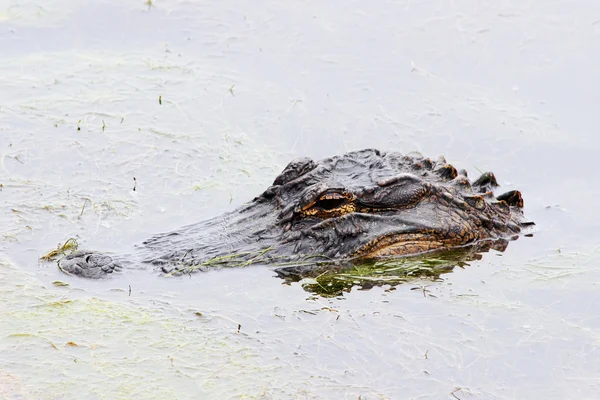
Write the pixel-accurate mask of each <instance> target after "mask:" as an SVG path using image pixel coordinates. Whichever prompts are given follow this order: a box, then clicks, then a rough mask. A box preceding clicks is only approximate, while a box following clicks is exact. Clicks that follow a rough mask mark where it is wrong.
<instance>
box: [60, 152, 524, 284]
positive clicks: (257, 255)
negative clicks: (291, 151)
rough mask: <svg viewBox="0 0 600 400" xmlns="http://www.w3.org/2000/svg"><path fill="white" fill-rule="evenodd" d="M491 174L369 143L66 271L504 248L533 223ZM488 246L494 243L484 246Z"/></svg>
mask: <svg viewBox="0 0 600 400" xmlns="http://www.w3.org/2000/svg"><path fill="white" fill-rule="evenodd" d="M497 186H498V184H497V182H496V179H495V177H494V175H493V174H492V173H485V174H483V175H481V177H479V178H478V179H477V180H475V181H474V182H471V181H470V180H469V179H468V178H467V173H466V172H465V171H464V170H463V171H457V170H456V169H455V168H454V167H453V166H452V165H450V164H447V163H446V160H445V159H444V158H443V157H440V158H439V159H438V160H436V161H432V160H430V159H428V158H424V157H423V156H421V155H420V154H409V155H406V156H405V155H402V154H400V153H396V152H388V153H384V152H380V151H378V150H373V149H367V150H361V151H355V152H350V153H347V154H344V155H341V156H336V157H331V158H326V159H323V160H321V161H318V162H314V161H313V160H311V159H309V158H300V159H296V160H294V161H292V162H291V163H290V164H288V166H287V167H286V168H285V169H284V170H283V172H282V173H281V174H280V175H279V176H278V177H277V178H276V179H275V181H274V183H273V185H272V186H270V187H269V188H268V189H267V190H266V191H265V192H264V193H263V194H261V195H260V196H258V197H256V198H255V199H254V200H252V201H251V202H250V203H248V204H247V205H245V206H243V207H241V208H239V209H237V210H235V211H232V212H229V213H226V214H223V215H221V216H219V217H216V218H213V219H210V220H208V221H204V222H200V223H197V224H194V225H190V226H187V227H184V228H182V229H179V230H177V231H173V232H169V233H165V234H160V235H157V236H154V237H152V238H151V239H149V240H147V241H146V242H144V244H143V246H140V248H138V251H137V256H138V257H141V258H139V260H140V261H141V262H136V261H135V258H136V257H135V255H129V256H125V257H109V256H106V255H99V254H98V253H90V252H76V253H74V254H71V255H69V256H67V257H65V258H63V259H62V260H61V261H60V262H59V265H60V268H61V269H62V270H63V271H65V272H67V273H70V274H73V275H79V276H83V277H87V278H101V277H104V276H106V275H107V274H110V273H112V272H113V271H115V270H118V269H120V268H121V266H125V265H131V264H143V263H150V264H153V265H158V266H159V267H160V268H161V269H162V271H164V272H165V273H188V272H193V271H197V270H206V269H210V268H214V267H216V266H243V265H249V264H254V263H261V264H265V263H269V264H281V263H284V262H294V261H302V260H307V259H310V260H319V259H321V260H323V259H326V260H357V259H372V258H387V257H398V256H407V255H414V254H421V253H426V252H431V251H439V250H446V249H452V248H457V247H463V246H474V245H478V246H482V247H485V246H487V247H488V248H489V247H495V248H497V249H499V250H503V249H504V248H505V247H506V243H507V240H508V239H514V238H516V237H517V236H518V235H519V234H520V233H522V230H523V229H524V228H525V227H528V226H531V225H533V223H532V222H529V221H527V220H526V219H525V218H524V217H523V212H522V209H523V200H522V198H521V194H520V193H519V192H518V191H511V192H508V193H504V194H502V195H500V196H497V197H496V196H495V195H494V194H493V189H494V188H496V187H497ZM486 243H488V244H486Z"/></svg>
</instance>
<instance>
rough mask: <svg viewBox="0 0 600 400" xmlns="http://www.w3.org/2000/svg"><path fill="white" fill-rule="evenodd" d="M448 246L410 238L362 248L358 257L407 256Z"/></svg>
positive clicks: (437, 242)
mask: <svg viewBox="0 0 600 400" xmlns="http://www.w3.org/2000/svg"><path fill="white" fill-rule="evenodd" d="M446 248H448V246H447V245H446V244H445V243H443V242H439V241H430V240H412V241H405V242H398V243H393V244H390V245H385V246H375V247H374V248H372V249H370V250H367V251H365V250H362V251H360V254H359V255H358V257H360V258H387V257H394V256H396V257H397V256H408V255H417V254H422V253H428V252H430V251H435V250H440V249H446Z"/></svg>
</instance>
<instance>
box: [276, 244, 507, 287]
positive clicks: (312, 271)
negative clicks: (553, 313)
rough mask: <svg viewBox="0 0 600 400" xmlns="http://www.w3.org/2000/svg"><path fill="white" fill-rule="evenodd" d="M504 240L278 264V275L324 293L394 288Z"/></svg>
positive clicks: (432, 276)
mask: <svg viewBox="0 0 600 400" xmlns="http://www.w3.org/2000/svg"><path fill="white" fill-rule="evenodd" d="M507 245H508V241H506V240H503V239H502V240H497V241H494V242H490V241H488V242H486V243H480V244H478V245H477V246H469V247H465V248H461V249H454V250H451V251H444V252H437V253H429V254H424V255H420V256H412V257H402V258H391V259H385V260H365V261H362V262H361V263H360V264H356V263H351V262H323V263H317V264H316V265H315V264H310V265H294V266H289V267H282V268H277V269H276V270H275V272H276V274H277V276H278V277H279V278H281V279H283V280H285V281H286V283H289V284H291V283H296V282H299V283H300V284H301V285H302V287H303V288H304V290H306V291H307V292H309V293H313V294H316V295H319V296H323V297H338V296H342V295H343V294H344V293H349V292H350V291H351V290H352V289H353V288H356V289H358V290H369V289H371V288H373V287H376V286H389V287H390V288H394V287H396V286H398V285H400V284H403V283H406V282H411V281H415V280H417V279H427V280H430V281H438V280H441V278H440V276H441V275H442V274H446V273H449V272H452V271H453V270H454V268H455V267H460V268H462V267H465V266H468V265H469V264H468V262H469V261H474V260H480V259H481V258H482V254H481V253H484V252H487V251H489V250H490V249H494V250H497V251H500V252H502V251H504V250H505V249H506V247H507Z"/></svg>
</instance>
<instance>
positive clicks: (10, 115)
mask: <svg viewBox="0 0 600 400" xmlns="http://www.w3.org/2000/svg"><path fill="white" fill-rule="evenodd" d="M598 15H600V4H598V3H597V2H592V1H578V2H574V1H541V0H539V1H538V0H535V1H530V2H528V3H526V4H525V3H522V2H517V1H505V2H502V3H497V2H496V3H489V4H486V3H481V2H475V1H454V2H444V1H423V2H411V1H405V2H392V1H389V2H382V3H379V4H377V5H367V4H366V3H359V2H350V3H349V2H328V3H323V2H317V1H308V2H303V3H302V4H300V3H298V4H287V3H280V2H268V1H264V2H259V3H257V2H236V3H235V4H232V3H227V2H202V3H195V2H186V1H157V2H152V3H151V4H150V5H149V4H145V3H144V2H143V1H140V2H139V3H137V4H136V3H131V4H124V3H122V2H111V1H100V2H95V3H94V4H93V5H91V4H90V5H87V4H83V3H81V2H69V1H66V0H63V1H58V0H56V1H49V0H44V1H42V2H4V3H0V48H1V50H2V57H1V58H0V87H2V90H1V91H0V156H1V159H0V161H1V164H0V184H2V186H1V188H2V190H1V191H0V201H1V203H0V204H1V205H2V212H0V225H1V226H2V227H3V229H2V232H1V235H0V255H1V258H2V262H1V267H0V276H1V277H2V279H1V280H0V285H1V290H0V304H1V305H0V314H1V315H0V317H1V320H2V321H3V322H2V323H1V324H0V351H1V354H2V357H1V359H0V394H2V395H3V396H4V397H9V398H11V397H12V398H27V399H28V398H36V399H37V398H40V399H68V398H74V397H78V398H81V397H84V398H89V399H96V398H98V399H100V398H131V397H134V396H135V397H137V398H157V397H163V398H241V397H245V398H264V399H268V398H275V399H278V398H286V399H287V398H299V399H305V398H352V399H354V398H357V397H358V396H361V398H363V399H366V398H369V399H370V398H415V399H416V398H436V399H437V398H453V397H452V395H454V396H455V397H458V398H460V399H470V398H471V399H501V398H548V399H551V398H556V399H563V398H595V397H596V395H597V393H598V391H599V390H600V382H599V378H598V376H600V374H599V373H600V368H599V367H598V366H599V365H600V354H599V353H598V349H597V347H598V341H599V340H600V336H599V334H598V332H599V331H598V329H599V328H600V319H599V318H598V317H597V313H596V312H595V311H596V310H597V309H598V306H599V303H600V298H599V295H598V290H597V288H598V284H599V283H600V239H599V237H600V236H599V235H598V232H599V230H600V218H598V215H599V213H598V211H597V210H596V207H597V206H596V199H597V198H598V195H599V194H600V193H599V185H597V183H598V182H599V181H598V178H597V173H596V153H597V149H598V148H599V145H600V143H599V141H598V139H597V135H596V132H595V127H596V126H597V123H596V119H597V118H596V115H597V112H596V107H595V105H597V104H600V95H599V94H598V91H597V90H595V86H594V83H595V82H597V81H598V78H600V77H599V72H598V69H597V65H598V61H599V60H598V54H600V52H599V50H600V48H599V47H600V41H599V40H598V39H599V38H600V23H599V22H598V20H599V18H600V17H598ZM365 147H375V148H380V149H383V150H385V149H390V150H396V151H401V152H410V151H414V150H416V151H420V152H422V153H423V154H425V155H427V156H430V157H436V156H438V155H440V154H444V155H445V156H446V157H447V159H448V161H450V162H452V163H453V164H454V165H455V166H456V167H457V168H466V169H467V170H468V171H469V173H470V176H472V177H473V176H476V175H477V173H478V170H481V171H484V170H491V171H494V173H495V174H496V176H497V177H498V179H499V182H500V184H501V185H502V187H501V189H502V190H511V189H519V190H521V191H522V192H523V196H524V199H525V212H526V215H527V216H528V217H529V218H530V219H532V220H533V221H535V222H536V224H537V226H538V228H539V231H538V232H537V233H536V235H535V236H534V237H533V238H525V237H523V238H520V239H519V240H517V241H516V242H512V243H511V244H510V245H509V247H508V249H507V251H506V252H504V253H502V254H499V253H495V252H491V253H487V254H485V255H484V257H483V260H481V261H474V262H471V263H470V264H471V265H470V266H468V267H465V268H464V269H455V270H454V272H453V273H451V274H446V275H443V281H440V282H430V281H426V280H423V281H415V282H410V283H408V284H406V285H401V286H398V287H397V288H396V290H393V291H386V287H385V286H384V287H376V288H373V289H372V290H368V291H359V290H353V291H352V292H350V293H348V294H345V295H344V296H343V297H341V298H331V299H326V298H321V297H318V296H313V295H311V294H310V293H307V292H306V291H304V290H303V289H302V287H301V286H300V285H299V284H292V285H290V286H288V285H283V284H282V281H281V280H279V279H276V278H273V275H274V274H273V272H272V271H271V270H270V269H268V268H266V267H253V268H245V269H239V270H224V271H215V272H209V273H206V274H196V275H194V276H192V277H181V278H172V279H166V278H163V277H160V276H159V274H158V273H156V272H155V271H135V272H129V273H126V274H123V275H121V276H120V277H118V278H116V279H112V280H108V281H102V282H90V281H85V280H80V279H76V278H71V277H68V276H66V275H64V274H62V273H60V271H58V270H57V268H56V266H55V265H53V264H42V263H39V262H38V261H37V260H38V257H39V256H41V255H42V254H43V253H45V252H46V251H48V250H50V249H52V248H54V247H55V246H56V245H57V243H59V242H64V241H65V240H66V239H67V238H69V237H77V238H78V239H79V241H80V242H81V244H82V246H84V247H85V248H90V249H99V250H105V251H115V252H119V251H127V250H129V249H130V248H131V246H132V245H133V244H135V243H139V242H140V241H142V240H144V239H145V238H147V237H149V236H150V235H151V234H153V233H156V232H162V231H167V230H170V229H175V228H178V227H180V226H182V225H185V224H187V223H190V222H194V221H200V220H202V219H206V218H208V217H211V216H214V215H218V214H219V213H221V212H224V211H228V210H232V209H234V208H235V207H237V206H239V205H241V204H243V203H244V202H245V201H247V200H249V199H251V198H252V197H254V196H255V195H257V194H258V193H260V192H261V191H262V190H264V189H265V188H266V187H267V186H268V185H269V184H270V183H271V182H272V180H273V178H274V177H275V176H276V175H277V173H278V172H280V170H281V169H282V168H283V167H284V166H285V165H286V164H287V162H288V161H289V160H291V159H292V158H294V157H298V156H308V157H313V158H315V159H319V158H322V157H326V156H330V155H333V154H339V153H343V152H345V151H348V150H353V149H359V148H365ZM134 177H135V180H134ZM134 187H135V188H136V190H135V191H134V190H133V188H134ZM57 280H60V281H64V282H66V283H68V284H69V286H56V285H54V284H53V282H54V281H57ZM130 288H131V294H130V293H129V290H130ZM412 289H416V290H412Z"/></svg>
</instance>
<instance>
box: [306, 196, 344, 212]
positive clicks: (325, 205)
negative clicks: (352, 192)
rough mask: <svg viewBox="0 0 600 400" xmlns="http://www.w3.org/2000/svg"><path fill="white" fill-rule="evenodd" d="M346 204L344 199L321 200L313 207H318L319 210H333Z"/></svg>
mask: <svg viewBox="0 0 600 400" xmlns="http://www.w3.org/2000/svg"><path fill="white" fill-rule="evenodd" d="M345 203H346V199H345V198H343V197H342V198H339V199H322V200H319V201H317V202H316V203H315V205H314V206H313V207H318V208H320V209H321V210H333V209H336V208H338V207H340V206H342V205H343V204H345Z"/></svg>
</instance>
